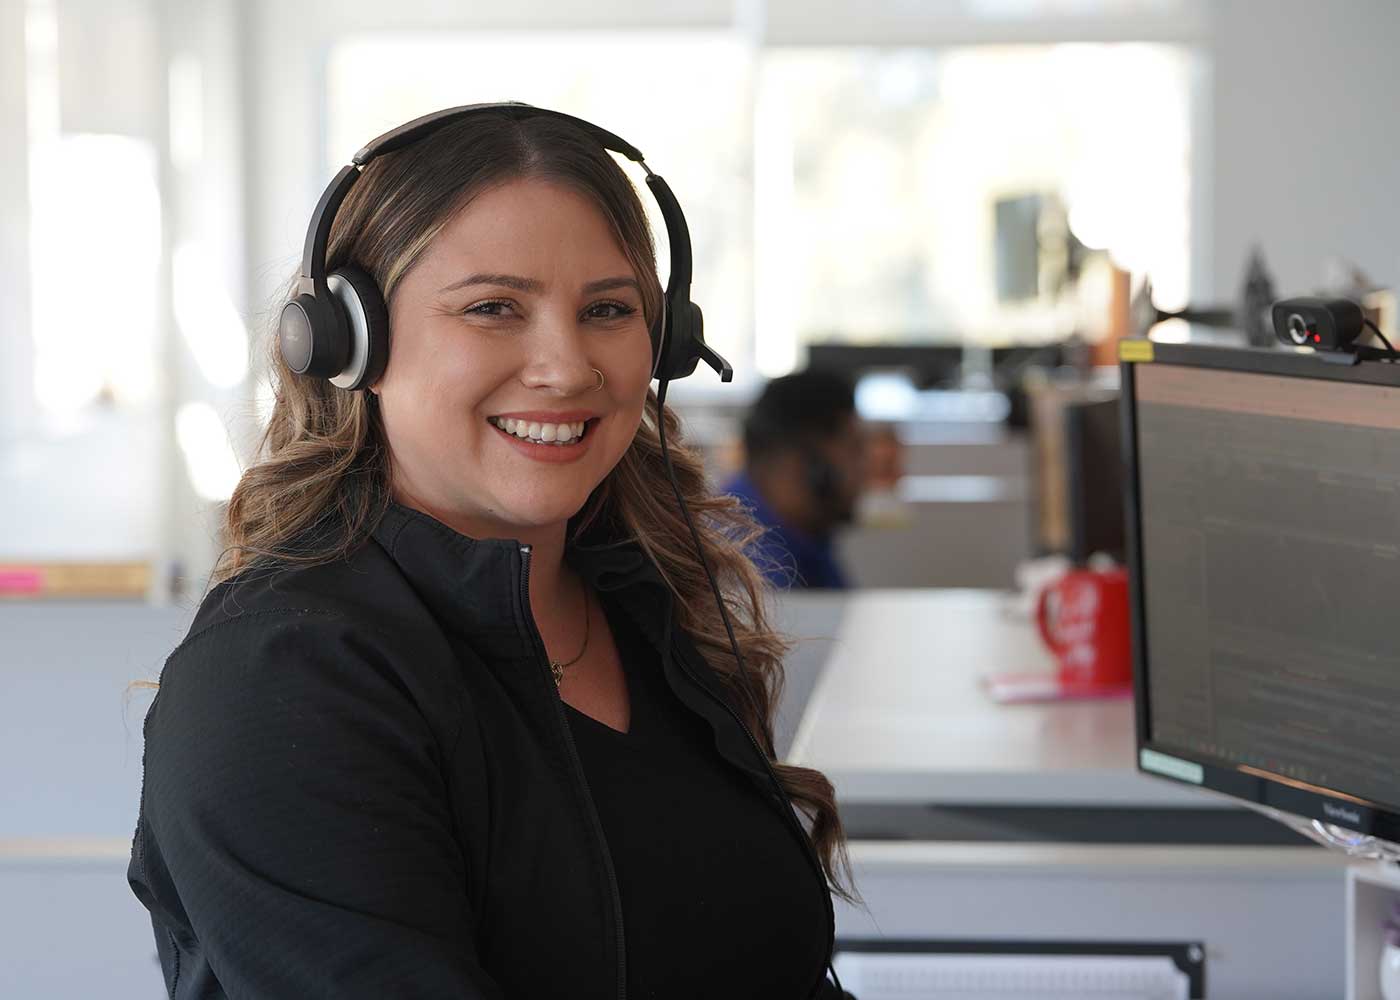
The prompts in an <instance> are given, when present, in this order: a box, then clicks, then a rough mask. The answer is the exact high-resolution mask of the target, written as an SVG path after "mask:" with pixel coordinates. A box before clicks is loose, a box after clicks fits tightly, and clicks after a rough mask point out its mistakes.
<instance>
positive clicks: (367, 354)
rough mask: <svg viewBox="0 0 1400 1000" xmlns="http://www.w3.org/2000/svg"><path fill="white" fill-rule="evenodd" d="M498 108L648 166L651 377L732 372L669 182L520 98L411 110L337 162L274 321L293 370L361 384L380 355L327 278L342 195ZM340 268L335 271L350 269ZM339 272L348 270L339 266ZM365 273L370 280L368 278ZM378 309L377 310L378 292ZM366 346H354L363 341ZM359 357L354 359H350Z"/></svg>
mask: <svg viewBox="0 0 1400 1000" xmlns="http://www.w3.org/2000/svg"><path fill="white" fill-rule="evenodd" d="M483 113H486V114H497V115H502V116H504V117H506V118H509V119H513V120H515V121H521V120H523V119H526V118H550V119H555V120H557V121H562V122H567V123H569V124H570V125H571V126H573V127H574V128H576V129H578V130H580V131H582V132H583V133H584V134H585V135H587V136H590V137H591V138H592V139H594V140H595V141H596V142H597V143H598V144H599V145H600V146H602V147H603V148H604V149H607V150H609V151H611V152H614V153H618V154H620V155H622V156H625V157H626V158H627V159H629V160H631V161H633V162H635V163H637V164H639V165H640V166H641V168H642V169H643V170H644V171H646V184H647V188H648V189H649V190H650V191H651V194H652V197H653V198H654V199H655V200H656V204H657V206H658V207H659V209H660V211H661V217H662V220H663V221H664V223H665V226H666V237H667V244H668V246H669V248H670V254H671V267H670V272H671V273H670V274H669V276H668V277H667V280H666V288H665V292H664V294H663V295H662V297H661V308H660V311H659V313H658V315H657V316H655V317H653V320H652V323H651V331H650V333H651V340H652V350H653V355H654V356H653V360H652V377H653V378H661V379H663V380H666V379H672V378H680V377H683V376H685V375H688V374H689V373H690V372H691V371H693V370H694V368H695V363H696V362H697V361H704V362H705V363H706V364H708V365H709V366H710V367H712V368H714V370H715V371H716V372H717V373H719V375H720V378H721V380H722V381H725V382H728V381H729V380H730V379H731V378H733V369H732V367H731V366H730V365H729V363H728V362H727V361H725V360H724V358H722V357H720V355H719V354H717V353H716V352H715V351H714V350H713V349H712V348H711V347H709V345H707V344H706V343H705V340H704V335H703V322H704V321H703V317H702V315H701V312H700V308H699V307H698V306H697V305H695V303H693V302H691V301H690V281H691V273H692V262H691V251H690V227H689V226H687V225H686V221H685V214H684V213H683V212H682V211H681V206H680V202H678V201H677V200H676V196H675V195H674V194H673V193H672V192H671V188H670V186H669V185H668V184H667V183H666V181H665V180H664V179H663V178H662V177H661V176H660V175H659V174H656V173H654V172H653V171H652V169H651V168H650V167H649V166H647V163H646V160H645V158H644V157H643V156H642V152H641V150H639V149H638V148H637V147H636V146H633V145H632V144H631V143H630V142H627V141H626V140H624V139H623V138H621V137H620V136H617V135H615V134H613V133H612V132H609V131H608V130H607V129H604V128H599V127H598V126H597V125H594V124H593V123H592V122H588V121H584V120H583V119H582V118H576V117H575V116H573V115H569V114H564V113H563V112H560V111H551V110H549V109H547V108H537V107H534V106H533V105H530V104H524V103H521V102H518V101H508V102H502V103H490V104H465V105H462V106H460V107H455V108H447V109H445V110H442V111H435V112H433V113H431V114H427V115H423V116H422V117H419V118H415V119H414V120H413V121H411V122H407V123H406V124H403V125H400V126H398V127H397V128H394V129H391V130H390V131H388V132H385V133H384V134H383V135H381V136H379V137H378V138H376V139H374V140H372V141H371V142H369V143H367V144H366V145H365V146H364V147H362V148H361V149H360V150H359V151H358V152H356V153H355V155H354V156H353V157H352V158H351V161H350V162H349V163H347V164H346V165H345V166H343V167H341V168H340V170H339V171H338V172H337V173H336V175H335V177H334V178H332V179H331V182H330V184H328V185H327V186H326V189H325V191H323V192H322V193H321V197H320V200H319V201H317V203H316V208H315V211H313V212H312V215H311V224H310V225H309V226H308V227H307V230H306V243H305V246H304V248H303V251H302V260H301V274H300V276H299V278H298V279H297V291H296V297H295V298H294V300H293V301H292V302H291V303H289V304H288V306H286V307H284V309H283V313H282V319H281V320H280V321H279V334H278V336H279V339H280V340H281V341H282V350H283V357H284V358H286V359H287V360H288V364H289V365H291V367H292V369H293V371H296V372H299V373H301V372H306V371H310V370H312V369H313V367H314V368H315V369H316V370H317V374H327V373H332V372H339V373H340V374H338V375H336V376H335V377H334V378H333V379H332V381H336V379H339V378H348V379H349V382H348V383H347V382H340V381H336V384H337V385H341V386H342V387H350V386H352V385H353V386H355V387H361V383H362V379H363V377H364V374H365V372H366V371H367V370H370V369H372V368H373V367H374V365H373V363H371V364H370V366H369V369H367V368H365V367H364V365H363V364H361V363H360V362H364V361H365V360H366V358H368V359H369V361H370V362H373V359H374V358H376V357H378V358H380V359H381V361H380V362H379V363H381V364H382V358H383V352H384V345H383V344H380V343H378V340H380V339H382V338H372V337H368V336H367V335H366V336H361V337H358V338H357V337H347V335H346V333H345V332H344V331H343V325H344V323H343V320H342V319H339V318H336V316H335V313H336V312H337V311H338V307H336V306H335V305H334V304H333V303H334V296H333V294H332V292H331V289H330V287H329V282H330V280H331V279H332V278H334V277H335V275H328V274H327V272H326V253H327V245H328V244H329V242H330V233H331V227H332V225H333V224H334V222H335V217H336V213H337V212H338V211H339V210H340V206H341V204H342V203H343V202H344V201H345V198H346V196H347V195H348V194H349V192H350V188H352V187H353V186H354V184H355V182H356V181H357V180H359V179H360V176H361V174H362V173H363V172H364V168H365V167H366V166H367V165H368V164H369V163H370V162H371V161H372V160H374V159H375V157H377V156H380V155H382V154H384V153H392V152H394V151H396V150H399V149H402V148H404V147H405V146H408V145H410V144H412V143H414V142H417V141H418V140H420V139H422V138H424V137H425V136H428V135H430V134H432V133H434V132H436V131H437V130H438V129H441V128H443V127H445V126H447V125H449V124H451V123H453V122H456V121H459V120H461V119H463V118H466V117H468V116H470V115H476V114H483ZM353 270H354V269H353V268H342V269H340V270H339V271H337V272H336V273H337V274H340V273H341V271H353ZM342 277H347V276H346V275H344V274H342ZM361 277H362V280H364V281H368V279H367V278H363V276H361ZM380 302H381V305H380V309H379V311H382V300H380ZM366 341H368V342H369V343H368V349H367V350H364V351H359V353H356V351H357V350H358V349H359V348H361V347H366V343H365V342H366ZM356 358H357V359H359V362H356V361H354V360H352V359H356ZM347 363H349V364H351V366H352V367H354V366H355V365H357V364H358V365H359V366H358V367H356V368H355V371H357V372H358V374H355V375H350V376H347V375H345V368H344V366H345V365H346V364H347Z"/></svg>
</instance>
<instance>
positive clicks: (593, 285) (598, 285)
mask: <svg viewBox="0 0 1400 1000" xmlns="http://www.w3.org/2000/svg"><path fill="white" fill-rule="evenodd" d="M614 288H630V289H632V291H634V292H636V293H637V294H638V295H640V294H642V286H641V285H639V284H637V279H636V278H627V277H621V278H601V279H599V280H598V281H590V282H589V283H588V284H586V285H584V286H583V292H584V294H585V295H591V294H593V293H594V292H610V291H612V290H613V289H614Z"/></svg>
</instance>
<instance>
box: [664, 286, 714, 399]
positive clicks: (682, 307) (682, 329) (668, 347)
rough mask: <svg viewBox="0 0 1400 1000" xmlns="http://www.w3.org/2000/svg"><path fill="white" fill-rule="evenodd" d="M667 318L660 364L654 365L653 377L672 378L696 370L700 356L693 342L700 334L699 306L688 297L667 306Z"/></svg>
mask: <svg viewBox="0 0 1400 1000" xmlns="http://www.w3.org/2000/svg"><path fill="white" fill-rule="evenodd" d="M666 321H667V323H668V324H669V327H670V328H669V329H668V330H666V331H665V334H664V336H663V337H662V342H661V346H662V357H661V364H660V365H659V366H658V367H657V370H656V377H657V378H664V379H666V380H667V381H674V380H675V379H678V378H685V377H686V376H687V375H689V374H690V373H691V372H693V371H695V365H696V362H698V361H699V360H700V352H699V351H698V350H697V349H696V345H697V344H698V343H699V341H700V340H701V338H702V336H703V334H702V330H703V327H704V323H705V320H704V317H703V316H702V315H701V313H700V307H699V306H697V305H696V304H695V303H694V302H688V301H687V302H681V303H679V304H678V305H676V304H673V305H672V307H671V308H668V309H667V310H666Z"/></svg>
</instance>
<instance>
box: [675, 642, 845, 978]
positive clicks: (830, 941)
mask: <svg viewBox="0 0 1400 1000" xmlns="http://www.w3.org/2000/svg"><path fill="white" fill-rule="evenodd" d="M667 652H668V654H673V651H672V650H671V648H670V630H669V629H668V630H667ZM675 659H676V660H677V662H679V663H680V667H681V670H682V671H684V673H685V675H686V676H687V677H689V678H690V680H691V682H692V683H693V684H694V685H695V686H696V687H698V688H699V689H700V690H701V691H704V692H705V693H706V694H707V695H709V696H710V698H711V699H713V700H714V701H715V702H717V703H719V704H720V705H721V706H723V708H724V710H725V711H726V712H728V713H729V716H730V718H732V719H733V720H734V724H735V725H737V726H738V727H739V728H740V729H741V730H742V731H743V733H744V735H745V736H747V737H748V738H749V745H750V746H752V747H753V749H754V753H755V754H757V756H758V759H759V760H761V761H763V769H764V770H765V771H767V772H768V779H769V780H770V781H771V782H772V783H773V787H774V789H775V790H776V791H777V792H778V797H779V799H780V800H781V801H783V802H785V803H788V805H787V808H785V809H783V810H782V811H783V812H784V813H785V814H786V815H787V820H788V824H789V825H790V826H791V827H792V828H793V829H794V831H795V832H796V834H797V839H798V840H800V841H802V846H803V848H804V851H805V853H806V855H807V860H808V861H809V862H811V865H812V870H813V871H815V872H816V874H817V880H818V881H819V882H820V883H821V887H822V899H824V900H825V901H826V918H827V924H826V927H827V930H826V954H827V961H828V963H830V956H831V953H832V950H833V949H834V948H835V945H836V915H835V911H834V910H833V909H832V905H831V890H830V889H829V888H828V887H827V884H826V873H825V872H824V871H822V866H821V862H820V861H819V860H818V859H817V849H816V847H815V846H814V845H813V844H812V840H811V838H810V837H808V836H807V832H806V831H805V830H803V829H802V826H801V824H800V823H798V821H797V815H796V813H794V812H793V809H792V805H791V802H790V800H789V799H788V797H787V793H786V792H785V791H784V790H783V784H782V782H781V781H779V780H778V774H777V772H776V771H774V770H773V765H772V763H771V762H769V760H768V755H767V754H766V753H764V752H763V747H761V746H759V744H758V739H757V738H756V737H755V736H754V734H753V733H752V732H750V731H749V727H748V726H746V725H744V720H743V719H741V718H739V713H738V712H736V711H734V709H733V707H731V706H730V704H729V702H727V701H725V700H724V699H723V698H721V697H719V695H717V694H715V693H714V692H713V691H711V690H710V689H709V688H708V687H706V686H705V685H704V684H702V683H700V679H699V678H698V677H696V676H695V674H694V672H693V671H692V670H691V669H690V667H689V666H687V665H686V662H685V657H684V656H677V657H675ZM822 978H823V979H824V978H826V969H825V968H823V969H822ZM820 985H821V981H820V980H818V986H820Z"/></svg>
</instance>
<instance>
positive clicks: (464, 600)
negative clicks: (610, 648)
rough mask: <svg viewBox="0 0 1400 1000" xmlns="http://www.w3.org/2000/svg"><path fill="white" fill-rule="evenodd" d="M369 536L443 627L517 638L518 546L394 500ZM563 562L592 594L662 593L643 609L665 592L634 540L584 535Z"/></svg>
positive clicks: (602, 534) (650, 598)
mask: <svg viewBox="0 0 1400 1000" xmlns="http://www.w3.org/2000/svg"><path fill="white" fill-rule="evenodd" d="M372 534H373V536H374V538H375V540H376V541H378V542H379V544H380V545H381V546H383V548H384V549H385V550H386V551H387V552H388V553H389V555H390V557H391V558H392V559H393V560H394V562H395V563H397V564H398V566H399V569H400V570H401V571H402V572H403V573H404V575H405V576H406V577H407V578H408V580H409V582H410V583H411V584H412V585H413V587H414V589H415V590H416V591H417V593H418V595H419V597H420V598H422V599H423V601H424V602H425V603H426V604H427V605H428V607H429V608H430V609H431V610H432V612H433V615H434V617H436V618H437V619H438V620H439V621H440V622H442V624H443V626H444V627H445V628H448V629H450V630H451V631H454V632H460V633H464V634H468V635H473V636H483V637H490V636H492V635H497V634H500V633H507V634H509V636H511V637H514V638H515V639H516V640H517V641H518V639H519V634H520V629H521V628H522V627H523V626H524V623H523V622H521V621H518V620H517V619H518V614H519V612H518V606H519V599H520V598H522V597H523V596H524V595H523V593H522V590H523V588H524V586H525V584H524V580H523V578H522V577H521V567H522V565H523V560H522V558H521V549H522V548H523V546H522V544H521V543H520V542H519V541H517V540H516V539H513V538H471V537H469V536H467V535H464V534H462V533H461V532H459V531H457V530H456V529H454V528H452V527H450V526H448V525H446V524H444V523H443V522H441V521H439V520H438V519H437V518H434V517H432V516H430V515H428V514H425V513H423V512H422V511H420V510H417V509H415V508H412V507H408V506H406V505H404V504H401V503H399V502H397V501H390V502H389V505H388V507H387V509H386V510H385V512H384V515H383V517H381V518H380V520H379V522H378V523H377V524H376V525H375V527H374V530H373V532H372ZM564 557H565V559H566V560H567V562H568V563H569V565H570V566H571V567H572V568H573V569H574V570H575V571H577V572H578V573H579V575H580V576H581V577H582V578H583V580H584V582H585V583H587V584H588V585H589V586H590V587H592V588H593V589H595V590H598V591H633V590H635V589H636V588H638V587H642V588H643V589H645V590H651V591H660V593H648V594H646V595H645V598H643V599H644V601H645V603H647V604H652V603H653V602H656V601H657V600H658V599H661V600H662V601H663V602H664V600H665V599H666V598H667V596H668V595H669V588H667V587H666V584H665V580H664V579H663V578H662V576H661V572H660V570H658V569H657V568H656V565H655V563H653V562H652V560H651V559H649V558H648V557H647V555H646V553H645V552H644V551H643V550H642V547H641V546H640V545H638V544H637V543H636V542H635V541H630V540H618V539H611V538H608V537H607V534H606V532H605V531H603V530H597V529H595V530H590V531H589V532H588V533H587V534H586V536H585V537H584V538H582V539H579V540H577V541H575V542H571V543H569V545H568V546H567V547H566V549H565V554H564ZM636 596H637V597H641V596H642V595H636ZM629 603H630V602H629ZM657 610H661V609H660V608H657ZM648 631H651V630H648ZM651 638H652V639H653V640H655V639H657V638H659V636H658V635H656V634H652V635H651Z"/></svg>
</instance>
